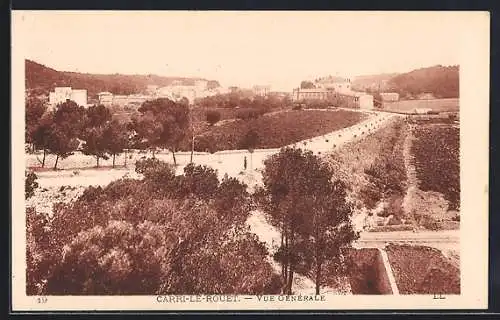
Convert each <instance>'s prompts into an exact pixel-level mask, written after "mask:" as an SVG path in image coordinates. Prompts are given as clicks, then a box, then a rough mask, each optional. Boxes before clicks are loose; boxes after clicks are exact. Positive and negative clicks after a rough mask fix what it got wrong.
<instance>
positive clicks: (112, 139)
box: [104, 120, 129, 168]
mask: <svg viewBox="0 0 500 320" xmlns="http://www.w3.org/2000/svg"><path fill="white" fill-rule="evenodd" d="M104 139H105V148H106V150H107V152H108V153H109V154H111V155H112V157H113V168H114V167H115V157H116V155H117V154H120V153H121V152H123V150H124V149H125V148H127V146H128V144H129V131H128V130H127V127H126V125H124V124H121V123H120V122H119V121H118V120H112V121H110V122H108V124H107V125H106V127H105V129H104Z"/></svg>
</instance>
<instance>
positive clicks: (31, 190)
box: [24, 172, 38, 199]
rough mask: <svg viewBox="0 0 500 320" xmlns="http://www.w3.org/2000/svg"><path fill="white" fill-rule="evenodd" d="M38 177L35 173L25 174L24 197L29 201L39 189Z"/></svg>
mask: <svg viewBox="0 0 500 320" xmlns="http://www.w3.org/2000/svg"><path fill="white" fill-rule="evenodd" d="M37 179H38V176H37V175H36V174H35V173H34V172H29V173H28V172H25V180H24V197H25V199H29V198H31V197H32V196H34V195H35V189H36V188H38V182H37Z"/></svg>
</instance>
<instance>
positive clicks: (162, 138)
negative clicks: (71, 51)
mask: <svg viewBox="0 0 500 320" xmlns="http://www.w3.org/2000/svg"><path fill="white" fill-rule="evenodd" d="M189 112H190V111H189V107H188V104H187V102H186V101H181V102H174V101H171V100H169V99H157V100H153V101H147V102H145V103H143V104H142V105H141V107H140V108H139V116H136V117H134V118H132V121H130V123H121V122H120V121H118V120H116V119H113V118H112V114H111V112H110V110H109V109H108V108H106V107H105V106H102V105H98V106H91V107H89V108H84V107H81V106H78V105H77V104H76V103H75V102H73V101H70V100H68V101H66V102H64V103H61V104H59V105H57V106H56V108H55V109H54V110H50V111H47V110H46V107H44V105H43V104H42V103H41V102H40V101H38V100H36V99H30V100H28V101H27V103H26V128H25V129H26V130H25V131H26V137H25V138H26V142H27V143H28V144H30V145H31V148H32V150H33V151H34V150H35V149H36V150H42V152H43V158H42V160H40V163H41V166H42V167H45V159H46V155H47V154H54V155H56V161H55V163H54V169H57V163H58V161H59V159H64V158H66V157H68V156H69V155H71V154H73V153H74V152H75V151H76V150H80V151H82V152H83V153H84V154H86V155H93V156H95V158H96V165H97V166H99V160H100V159H109V157H112V158H113V167H114V166H115V158H116V155H118V154H120V153H122V152H123V151H124V150H126V149H128V148H139V149H150V150H151V151H152V152H153V157H154V155H155V151H156V150H157V149H158V148H162V149H168V150H170V151H171V152H172V155H173V159H174V163H176V159H175V152H176V151H177V150H178V149H179V147H180V145H181V142H182V141H183V140H184V139H185V138H186V136H188V135H189V134H190V133H191V132H190V114H189Z"/></svg>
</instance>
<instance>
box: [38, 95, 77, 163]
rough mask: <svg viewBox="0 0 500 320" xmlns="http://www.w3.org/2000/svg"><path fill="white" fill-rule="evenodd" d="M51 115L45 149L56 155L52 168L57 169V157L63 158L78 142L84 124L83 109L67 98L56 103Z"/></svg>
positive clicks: (74, 148)
mask: <svg viewBox="0 0 500 320" xmlns="http://www.w3.org/2000/svg"><path fill="white" fill-rule="evenodd" d="M52 115H53V120H52V123H51V128H50V130H49V132H50V135H49V137H48V138H47V148H46V149H47V151H49V152H50V153H52V154H55V155H56V161H55V163H54V170H57V162H58V160H59V158H61V159H64V158H67V157H68V156H70V155H72V154H73V152H74V151H75V150H76V149H77V148H78V146H79V144H80V142H79V140H78V138H79V137H80V136H81V134H82V131H83V128H84V125H85V109H84V107H79V106H78V105H77V104H76V103H75V102H74V101H71V100H67V101H66V102H63V103H61V104H59V105H57V107H56V111H55V112H54V113H53V114H52Z"/></svg>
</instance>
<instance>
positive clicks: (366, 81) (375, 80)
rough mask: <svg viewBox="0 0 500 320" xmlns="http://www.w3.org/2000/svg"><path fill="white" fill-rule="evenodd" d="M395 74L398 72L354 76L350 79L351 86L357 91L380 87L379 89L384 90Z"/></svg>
mask: <svg viewBox="0 0 500 320" xmlns="http://www.w3.org/2000/svg"><path fill="white" fill-rule="evenodd" d="M397 75H398V73H382V74H375V75H369V76H359V77H355V78H354V79H353V81H352V88H353V90H359V91H366V90H367V89H368V90H379V88H380V91H385V90H387V89H388V86H387V83H388V82H389V80H390V79H391V78H393V77H395V76H397Z"/></svg>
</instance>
